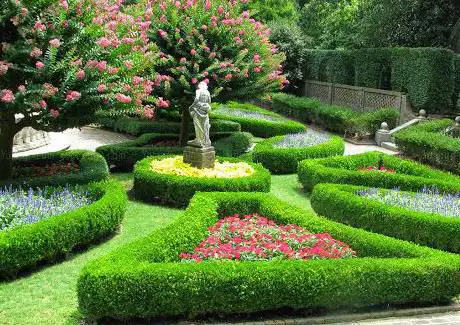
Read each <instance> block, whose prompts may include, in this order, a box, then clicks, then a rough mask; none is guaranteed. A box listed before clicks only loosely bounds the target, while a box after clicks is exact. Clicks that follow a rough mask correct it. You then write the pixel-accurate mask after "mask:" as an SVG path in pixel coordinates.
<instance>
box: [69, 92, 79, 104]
mask: <svg viewBox="0 0 460 325" xmlns="http://www.w3.org/2000/svg"><path fill="white" fill-rule="evenodd" d="M80 98H81V93H79V92H78V91H69V92H68V93H67V95H66V101H68V102H73V101H76V100H79V99H80Z"/></svg>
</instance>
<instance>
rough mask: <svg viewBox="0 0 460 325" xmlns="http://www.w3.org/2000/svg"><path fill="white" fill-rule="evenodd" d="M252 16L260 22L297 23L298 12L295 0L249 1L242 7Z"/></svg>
mask: <svg viewBox="0 0 460 325" xmlns="http://www.w3.org/2000/svg"><path fill="white" fill-rule="evenodd" d="M243 10H250V11H251V13H252V16H253V17H254V18H255V19H257V20H260V21H262V22H266V23H268V22H271V21H280V20H288V21H290V22H297V20H298V18H299V12H298V7H297V3H296V1H295V0H251V1H248V2H247V3H246V4H244V5H243Z"/></svg>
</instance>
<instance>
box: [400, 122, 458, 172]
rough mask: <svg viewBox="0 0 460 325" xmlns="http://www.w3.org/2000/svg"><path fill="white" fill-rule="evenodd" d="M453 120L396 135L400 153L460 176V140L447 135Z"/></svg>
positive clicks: (419, 126)
mask: <svg viewBox="0 0 460 325" xmlns="http://www.w3.org/2000/svg"><path fill="white" fill-rule="evenodd" d="M453 126H454V122H453V121H452V120H447V119H445V120H438V121H429V122H424V123H420V124H418V125H415V126H412V127H410V128H407V129H405V130H402V131H400V132H397V133H396V134H395V135H394V139H395V142H396V144H397V145H398V149H399V151H400V152H401V153H402V154H403V155H405V156H408V157H410V158H413V159H416V160H418V161H421V162H424V163H427V164H430V165H432V166H436V167H438V168H441V169H444V170H449V171H451V172H454V173H456V174H460V139H459V138H454V137H452V136H450V135H449V134H448V133H447V130H448V129H449V128H452V127H453Z"/></svg>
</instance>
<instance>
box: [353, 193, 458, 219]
mask: <svg viewBox="0 0 460 325" xmlns="http://www.w3.org/2000/svg"><path fill="white" fill-rule="evenodd" d="M357 194H358V195H360V196H363V197H366V198H368V199H371V200H376V201H379V202H382V203H384V204H388V205H392V206H399V207H403V208H407V209H410V210H414V211H421V212H428V213H437V214H440V215H442V216H447V217H460V193H457V194H447V193H440V192H439V191H438V190H437V189H435V188H424V189H422V190H421V191H419V192H417V193H409V192H401V191H400V190H399V189H393V190H381V189H377V188H371V189H366V190H360V191H358V192H357Z"/></svg>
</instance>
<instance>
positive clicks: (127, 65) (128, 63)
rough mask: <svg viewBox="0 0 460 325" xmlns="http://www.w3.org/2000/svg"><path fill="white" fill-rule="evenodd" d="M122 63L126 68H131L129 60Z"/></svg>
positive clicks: (131, 64)
mask: <svg viewBox="0 0 460 325" xmlns="http://www.w3.org/2000/svg"><path fill="white" fill-rule="evenodd" d="M123 64H124V65H125V67H127V68H128V69H132V68H133V63H132V62H131V61H129V60H126V61H124V62H123Z"/></svg>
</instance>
